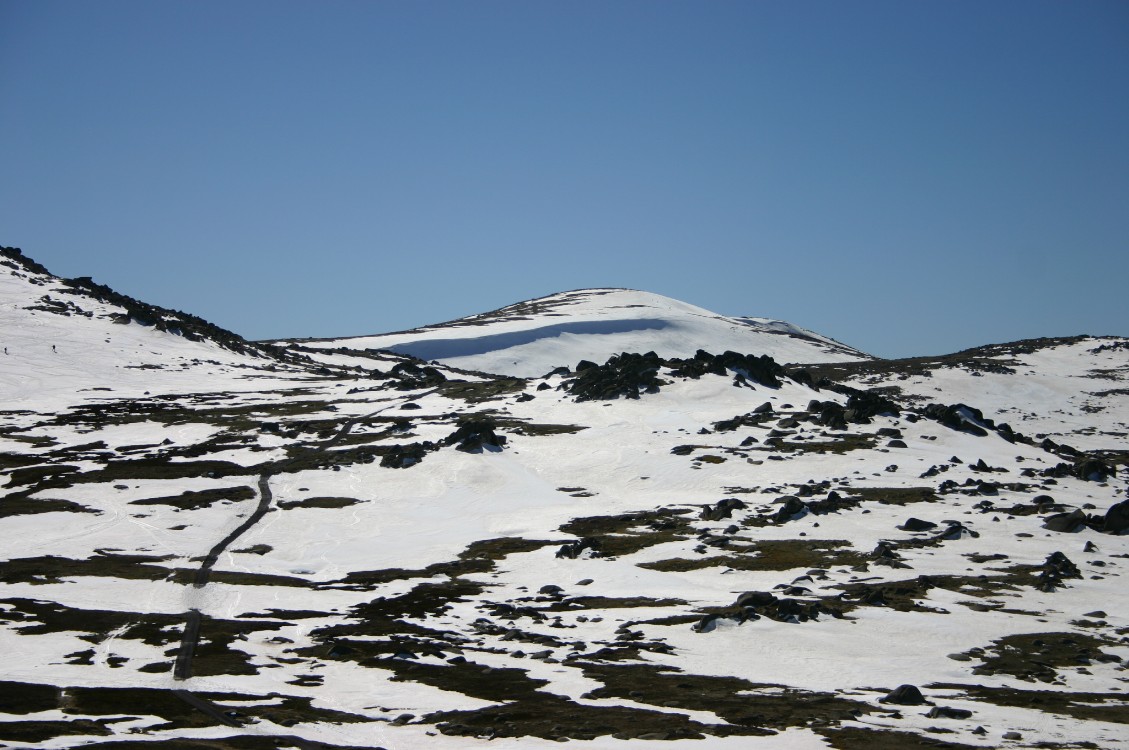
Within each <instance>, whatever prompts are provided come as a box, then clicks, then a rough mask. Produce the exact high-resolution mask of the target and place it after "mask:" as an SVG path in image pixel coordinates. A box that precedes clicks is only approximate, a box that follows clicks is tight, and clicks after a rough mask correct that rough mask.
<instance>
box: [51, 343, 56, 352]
mask: <svg viewBox="0 0 1129 750" xmlns="http://www.w3.org/2000/svg"><path fill="white" fill-rule="evenodd" d="M51 351H53V352H55V345H54V344H51ZM55 353H56V354H58V352H55Z"/></svg>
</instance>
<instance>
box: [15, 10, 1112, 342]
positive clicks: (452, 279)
mask: <svg viewBox="0 0 1129 750" xmlns="http://www.w3.org/2000/svg"><path fill="white" fill-rule="evenodd" d="M0 244H4V245H15V246H18V247H22V248H23V249H24V250H25V252H27V253H28V254H29V255H30V256H32V257H33V258H36V259H37V260H39V261H40V262H42V263H44V264H45V265H47V266H48V268H50V269H51V270H52V271H54V272H55V273H58V274H60V275H65V276H79V275H92V276H94V278H95V280H97V281H100V282H103V283H107V284H109V285H111V286H113V287H114V288H116V289H118V290H120V291H122V292H125V293H127V294H131V295H133V296H136V297H140V298H142V299H145V300H147V301H150V302H154V303H157V304H162V305H165V306H168V307H174V308H179V309H183V310H186V311H189V312H193V313H196V314H198V315H201V316H203V317H205V318H208V319H210V320H213V321H214V322H216V323H219V324H221V325H224V326H226V327H228V328H231V329H233V330H235V331H237V332H238V333H241V334H243V335H245V336H247V337H249V338H275V337H285V336H336V335H348V334H361V333H374V332H382V331H389V330H396V329H404V328H409V327H413V326H417V325H422V324H425V323H431V322H438V321H440V320H445V319H449V318H454V317H460V316H463V315H467V314H471V313H475V312H481V311H484V310H488V309H492V308H495V307H500V306H502V305H505V304H509V303H511V302H516V301H519V300H521V299H525V298H529V297H536V296H541V295H544V294H548V293H551V292H554V291H560V290H565V289H575V288H581V287H591V286H625V287H631V288H637V289H645V290H648V291H653V292H658V293H660V294H665V295H668V296H672V297H676V298H679V299H682V300H685V301H687V302H691V303H694V304H697V305H701V306H703V307H707V308H710V309H712V310H715V311H717V312H721V313H725V314H730V315H760V316H768V317H778V318H783V319H786V320H790V321H792V322H794V323H798V324H800V325H803V326H807V327H809V328H813V329H815V330H817V331H819V332H821V333H824V334H827V335H830V336H833V337H835V338H837V339H840V340H842V341H844V342H846V343H849V344H852V345H854V346H857V347H859V348H862V349H864V350H867V351H870V352H872V353H874V354H878V355H881V356H908V355H914V354H937V353H944V352H948V351H953V350H956V349H959V348H964V347H968V346H973V345H977V344H983V343H994V342H1000V341H1006V340H1013V339H1018V338H1026V337H1033V336H1042V335H1067V334H1074V333H1093V334H1122V335H1129V2H1124V1H1123V0H1115V1H1113V2H1102V1H1098V0H1087V1H1084V2H1058V1H1056V2H1041V1H1039V0H1022V1H1020V2H1006V1H995V2H981V1H980V0H976V1H975V2H961V1H959V0H957V1H953V0H945V1H944V2H927V1H924V0H923V1H921V2H903V1H902V0H891V1H890V2H849V3H843V2H793V1H791V0H789V1H788V2H752V1H749V2H723V1H720V0H718V1H712V2H675V1H673V0H646V1H645V2H614V1H601V2H594V1H581V2H567V3H564V2H554V3H550V2H465V1H462V0H460V1H458V2H438V1H429V2H367V3H363V2H282V1H279V0H271V1H270V2H246V1H245V2H239V1H234V2H231V1H224V2H214V1H211V0H193V1H192V2H182V1H177V0H169V1H165V2H148V1H145V2H123V1H121V0H99V2H52V1H50V0H28V1H23V0H0Z"/></svg>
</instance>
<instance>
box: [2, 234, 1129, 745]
mask: <svg viewBox="0 0 1129 750" xmlns="http://www.w3.org/2000/svg"><path fill="white" fill-rule="evenodd" d="M546 299H547V300H549V301H551V302H552V304H549V303H548V302H545V301H544V300H542V301H540V302H539V303H538V304H537V305H534V303H525V306H524V307H525V309H524V311H522V310H519V309H515V308H507V310H509V312H504V313H501V312H500V313H496V314H488V315H486V316H478V317H477V318H469V319H466V320H465V321H457V322H455V323H453V324H450V325H447V326H445V327H443V328H433V329H427V330H424V331H422V332H414V333H411V334H404V335H402V337H401V339H400V341H401V343H402V344H404V345H405V346H413V345H416V344H419V345H423V344H426V343H427V342H429V341H430V342H431V343H432V344H434V342H435V341H446V342H447V344H444V345H445V346H449V345H451V344H450V342H452V341H456V342H458V341H462V342H464V343H465V344H466V345H467V346H478V347H479V348H480V349H482V351H481V352H479V353H478V354H473V355H472V354H467V353H466V352H467V350H465V349H464V350H461V351H462V352H463V355H462V356H459V357H457V358H452V359H450V360H448V358H447V357H438V356H428V355H429V354H430V355H434V354H436V353H441V352H439V351H438V350H433V351H430V352H428V351H423V350H416V351H417V353H419V354H421V355H423V356H424V358H426V359H430V360H442V361H444V362H446V361H457V362H458V363H459V366H460V368H468V369H456V368H453V367H451V366H449V365H447V364H434V363H432V364H429V363H427V362H422V361H420V360H419V359H415V358H413V357H411V356H408V354H409V353H410V352H407V353H395V352H389V351H382V350H384V349H387V348H388V347H387V340H385V339H380V341H382V342H383V343H379V344H377V343H374V342H376V341H377V338H375V337H374V338H373V339H372V340H371V341H370V340H369V339H365V340H362V341H360V342H356V341H355V342H353V343H350V344H348V345H346V344H343V343H341V342H340V341H338V342H302V343H300V344H299V343H294V342H291V343H290V345H288V346H287V347H286V348H285V349H282V348H276V347H272V346H266V345H257V344H252V343H249V342H246V341H244V340H243V339H241V338H239V337H238V336H236V335H235V334H232V333H230V332H226V331H222V330H221V329H218V328H215V327H214V326H209V324H207V323H206V322H204V321H201V320H200V319H199V318H195V317H193V316H190V315H186V314H184V313H175V312H172V311H167V310H162V309H161V308H157V307H154V306H151V305H146V304H144V303H141V302H138V301H137V300H130V299H128V298H124V297H121V296H120V295H115V294H114V293H113V292H112V291H111V290H107V289H105V288H104V287H98V286H97V285H93V284H92V282H88V281H81V280H80V281H70V282H68V281H65V280H61V279H57V278H55V277H52V276H50V274H48V273H46V270H45V269H42V267H40V266H38V265H37V264H35V263H34V262H33V261H30V260H28V259H27V258H25V257H23V256H22V255H16V254H15V253H13V252H12V251H10V250H9V251H6V252H5V254H4V257H3V258H0V323H2V324H3V336H4V339H5V342H4V345H6V346H8V348H9V353H8V355H7V356H0V397H2V400H0V404H2V406H0V493H2V497H0V538H2V539H3V540H4V544H3V546H2V547H0V559H2V562H0V653H3V654H4V659H3V663H4V669H3V672H2V673H0V743H4V744H5V745H8V746H12V747H46V748H64V747H79V746H82V747H84V748H99V747H106V748H130V747H138V748H144V747H156V746H162V747H163V746H167V747H175V748H220V749H223V748H233V749H234V748H281V747H297V748H374V747H383V748H386V749H387V750H414V749H415V748H428V749H430V748H456V749H459V750H462V749H463V748H477V747H482V748H491V749H493V748H522V749H524V748H542V747H550V746H553V747H555V746H557V745H558V743H560V742H563V741H566V740H569V741H573V742H579V743H581V744H582V745H583V746H584V747H587V748H593V749H595V750H611V749H614V748H624V747H626V748H647V747H662V748H666V747H671V746H674V747H687V748H709V749H717V748H724V749H729V748H732V749H737V748H741V749H742V750H743V749H745V748H751V749H752V750H764V749H779V748H799V749H800V750H808V749H814V748H826V747H833V748H860V749H861V748H867V749H869V748H911V749H912V748H950V750H960V749H964V748H988V747H1009V748H1010V747H1017V748H1035V747H1039V748H1083V747H1096V748H1125V747H1129V732H1127V731H1126V727H1127V726H1129V702H1127V701H1126V687H1127V685H1126V682H1127V679H1129V666H1127V661H1126V659H1127V657H1129V645H1127V643H1129V641H1127V638H1129V607H1127V606H1126V605H1127V603H1129V602H1127V597H1126V595H1125V578H1124V576H1125V573H1126V565H1127V564H1129V563H1127V561H1129V536H1127V534H1126V532H1127V531H1129V501H1126V497H1127V492H1129V472H1127V470H1126V465H1127V464H1129V408H1127V402H1126V396H1127V395H1129V386H1127V385H1126V383H1125V381H1126V380H1127V379H1129V339H1124V338H1094V337H1085V336H1083V337H1077V338H1073V339H1052V340H1040V341H1033V342H1018V343H1013V344H1008V345H1000V346H997V347H986V348H983V349H978V350H970V351H969V352H960V353H957V354H954V355H948V356H944V357H934V358H920V359H916V360H904V361H890V360H876V359H873V358H868V357H865V356H864V355H861V354H859V353H857V352H853V351H852V350H848V349H845V348H843V347H841V346H839V345H837V344H835V343H834V342H830V341H828V340H825V339H822V338H820V337H819V336H817V335H815V334H811V333H809V332H804V331H795V330H791V329H789V328H787V326H785V325H781V326H778V327H779V328H781V329H783V330H784V334H783V335H782V334H781V333H772V332H771V331H770V330H765V329H766V328H767V329H771V328H773V326H772V324H769V323H766V322H764V321H761V322H760V323H758V325H757V326H750V325H746V324H744V323H741V322H740V321H739V320H734V319H726V318H722V317H721V316H714V315H712V314H711V313H708V312H705V311H700V310H698V309H697V308H692V307H690V306H687V305H682V304H681V303H676V302H674V301H672V300H664V299H663V298H657V297H655V296H653V295H645V294H643V293H641V292H626V291H621V290H597V291H593V292H583V293H573V294H566V295H557V296H554V297H552V298H546ZM629 300H635V301H633V302H629ZM628 304H638V305H642V306H643V307H626V305H628ZM534 308H536V309H534ZM632 315H637V316H638V317H631V316H632ZM518 318H526V320H518ZM476 320H477V321H478V322H477V323H475V321H476ZM601 321H602V322H603V324H606V327H605V328H601V327H600V325H596V324H600V323H601ZM631 321H635V322H634V323H633V322H631ZM639 321H662V322H663V325H661V326H656V327H647V326H646V325H645V324H644V323H640V322H639ZM550 325H560V326H562V327H561V328H560V329H556V330H557V333H559V334H560V335H556V334H552V335H550V332H547V331H546V330H544V329H546V328H547V327H548V326H550ZM695 325H700V326H701V327H700V328H698V329H696V330H698V331H699V332H700V333H701V335H702V339H701V341H700V342H699V343H698V345H693V342H692V340H691V339H690V338H687V339H686V340H685V341H679V342H677V343H671V344H670V347H671V348H669V349H668V348H666V344H664V343H663V342H664V341H667V342H673V341H675V336H674V330H680V331H682V333H687V332H688V331H691V330H695V329H693V326H695ZM522 326H524V327H522ZM521 331H526V332H527V334H526V335H525V337H524V338H523V337H522V336H516V334H518V333H520V332H521ZM601 331H602V332H601ZM723 331H729V333H723ZM530 332H532V333H530ZM510 334H515V336H516V337H513V338H509V339H506V338H504V337H505V336H507V335H510ZM730 334H732V335H733V336H734V337H739V336H749V335H753V336H755V337H757V338H747V339H744V340H747V341H762V342H764V344H765V346H766V347H767V349H764V350H758V349H755V348H753V349H749V348H747V347H743V346H740V345H739V344H736V343H735V344H730V343H728V342H730V341H734V342H736V341H737V340H738V338H726V336H729V335H730ZM789 334H792V335H789ZM678 335H682V334H678ZM687 335H688V334H687ZM494 336H502V337H503V338H501V339H490V338H489V337H494ZM391 338H392V337H389V338H388V340H391ZM107 339H108V340H107ZM612 339H615V343H614V345H611V344H609V342H610V341H611V340H612ZM474 342H477V343H474ZM500 343H504V344H505V346H498V347H497V348H495V349H487V348H485V347H488V346H493V345H495V344H500ZM628 344H634V345H628ZM609 345H610V346H611V349H608V348H604V347H607V346H609ZM636 345H637V346H636ZM644 345H645V346H644ZM52 347H54V349H52ZM526 347H533V348H532V349H529V348H526ZM726 349H728V350H731V351H728V352H726V351H725V350H726ZM699 350H703V351H702V352H701V353H699ZM456 351H459V350H456ZM518 351H520V352H521V353H522V354H521V358H519V359H518V361H519V362H522V361H533V360H534V359H537V368H538V371H537V375H536V376H535V377H530V378H523V377H515V376H514V375H513V374H512V371H510V372H506V367H504V364H505V361H506V360H505V357H510V364H511V365H512V361H513V358H514V357H513V353H514V352H518ZM609 351H610V352H612V353H613V354H615V355H616V356H613V357H610V358H609V357H606V356H604V355H605V354H607V353H608V352H609ZM785 351H790V352H793V353H792V354H784V353H783V352H785ZM820 351H823V352H825V353H826V354H827V356H826V358H824V361H823V362H819V361H818V359H819V357H818V352H820ZM620 352H627V353H622V354H621V353H620ZM448 354H450V350H448ZM765 354H771V355H772V356H771V357H768V356H764V355H765ZM809 355H810V356H809ZM526 356H528V360H525V357H526ZM474 357H498V359H495V360H475V361H472V360H473V358H474ZM582 360H587V362H583V363H582ZM784 360H789V361H791V362H792V363H794V364H790V365H788V366H785V365H784V364H783V361H784ZM491 362H493V364H491ZM557 365H564V366H565V367H564V368H562V369H554V368H555V367H556V366H557ZM472 366H473V369H474V370H491V369H493V370H495V371H501V372H502V374H490V373H488V372H482V371H479V372H471V371H470V370H469V368H471V367H472ZM550 370H553V371H552V372H549V371H550Z"/></svg>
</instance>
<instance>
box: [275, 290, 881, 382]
mask: <svg viewBox="0 0 1129 750" xmlns="http://www.w3.org/2000/svg"><path fill="white" fill-rule="evenodd" d="M291 343H293V344H300V345H301V346H302V347H303V348H305V347H309V348H318V349H336V348H342V347H343V348H347V349H363V350H380V349H384V350H390V351H394V352H397V353H399V354H407V355H411V356H413V357H418V358H420V359H426V360H433V361H438V362H442V363H443V364H446V365H450V366H454V367H459V368H463V369H469V370H480V371H484V372H493V373H498V374H503V375H513V376H518V377H537V376H539V375H544V374H545V373H546V372H548V371H550V370H552V369H553V368H554V367H557V366H561V365H564V366H571V365H573V364H575V363H576V362H578V361H579V360H581V359H592V360H596V361H599V362H603V361H604V360H606V359H607V358H608V357H610V356H612V355H613V354H618V353H620V352H646V351H654V352H655V353H657V354H658V355H660V356H663V357H689V356H692V355H693V354H694V352H696V351H697V350H698V349H705V350H707V351H712V352H723V351H726V350H733V351H739V352H756V353H758V354H767V355H769V356H771V357H773V358H774V359H776V360H777V361H779V362H790V363H810V362H846V361H857V360H864V359H870V357H869V356H868V355H866V354H864V353H863V352H860V351H858V350H856V349H852V348H851V347H849V346H844V345H843V344H840V343H839V342H837V341H834V340H832V339H829V338H827V337H825V336H820V335H819V334H817V333H813V332H812V331H809V330H806V329H804V328H800V327H799V326H795V325H792V324H791V323H786V322H784V321H780V320H772V319H769V318H749V317H736V318H734V317H727V316H724V315H719V314H717V313H714V312H711V311H709V310H706V309H704V308H701V307H696V306H694V305H690V304H687V303H685V302H680V301H678V300H676V299H671V298H670V297H664V296H662V295H660V294H653V293H651V292H641V291H636V290H632V289H580V290H576V291H571V292H561V293H558V294H551V295H549V296H547V297H540V298H538V299H532V300H527V301H525V302H518V303H516V304H513V305H509V306H507V307H503V308H501V309H499V310H494V311H492V312H487V313H482V314H479V315H472V316H470V317H466V318H461V319H459V320H453V321H449V322H446V323H439V324H436V325H430V326H424V327H422V328H417V329H415V330H411V331H403V332H399V333H390V334H381V335H374V336H357V337H349V338H334V339H320V340H306V341H301V342H291Z"/></svg>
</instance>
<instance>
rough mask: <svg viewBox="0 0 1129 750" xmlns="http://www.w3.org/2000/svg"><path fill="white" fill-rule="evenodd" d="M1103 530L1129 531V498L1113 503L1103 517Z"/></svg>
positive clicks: (1111, 532) (1121, 532)
mask: <svg viewBox="0 0 1129 750" xmlns="http://www.w3.org/2000/svg"><path fill="white" fill-rule="evenodd" d="M1102 531H1104V532H1105V533H1107V534H1124V533H1125V532H1126V531H1129V500H1122V501H1121V502H1120V503H1117V504H1116V505H1113V506H1111V507H1110V509H1109V510H1107V511H1106V513H1105V518H1104V519H1102Z"/></svg>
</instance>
